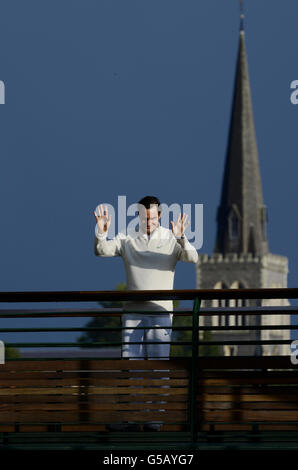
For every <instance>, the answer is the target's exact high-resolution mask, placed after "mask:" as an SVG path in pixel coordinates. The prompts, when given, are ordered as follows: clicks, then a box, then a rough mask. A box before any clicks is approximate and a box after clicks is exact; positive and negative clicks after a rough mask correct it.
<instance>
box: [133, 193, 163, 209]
mask: <svg viewBox="0 0 298 470" xmlns="http://www.w3.org/2000/svg"><path fill="white" fill-rule="evenodd" d="M138 204H142V205H143V206H144V207H145V208H146V209H150V207H151V206H152V205H154V204H156V205H157V206H158V207H157V210H158V213H160V212H161V208H160V200H159V199H158V197H156V196H145V197H143V198H142V199H141V200H140V201H139V202H138Z"/></svg>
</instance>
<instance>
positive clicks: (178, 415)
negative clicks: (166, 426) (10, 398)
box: [0, 405, 187, 424]
mask: <svg viewBox="0 0 298 470" xmlns="http://www.w3.org/2000/svg"><path fill="white" fill-rule="evenodd" d="M161 406H162V405H161ZM186 417H187V413H186V412H185V411H181V410H174V411H172V410H168V411H167V412H162V411H152V410H151V411H150V412H148V413H146V412H145V411H131V410H130V411H128V412H127V411H123V412H120V411H100V412H98V411H92V413H89V412H88V411H84V410H82V411H80V412H79V413H76V412H71V411H64V412H61V411H60V412H55V411H53V412H43V411H40V412H38V414H36V413H32V411H28V412H25V411H22V412H5V411H4V412H0V423H3V424H4V423H9V422H22V423H26V422H27V423H29V422H31V423H32V422H36V423H41V422H57V423H67V422H84V421H85V422H86V421H87V422H92V421H99V422H107V423H109V422H115V421H135V420H138V421H146V420H147V421H148V420H150V421H152V420H154V421H157V420H161V421H164V422H171V421H172V422H175V421H184V420H185V419H186Z"/></svg>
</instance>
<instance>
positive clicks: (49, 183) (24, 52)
mask: <svg viewBox="0 0 298 470" xmlns="http://www.w3.org/2000/svg"><path fill="white" fill-rule="evenodd" d="M244 7H245V31H246V33H245V34H246V48H247V56H248V65H249V74H250V82H251V92H252V100H253V109H254V117H255V127H256V136H257V144H258V150H259V160H260V170H261V177H262V185H263V194H264V202H265V204H266V205H267V207H268V213H269V225H268V236H269V248H270V251H271V252H272V253H275V254H281V255H284V256H287V257H288V258H289V269H290V272H289V278H288V286H289V287H297V284H298V252H297V229H298V221H297V210H296V198H297V172H298V159H297V147H298V144H297V121H298V106H295V105H293V104H291V102H290V93H291V90H290V83H291V81H292V80H297V79H298V54H297V49H298V48H297V44H298V28H297V24H298V2H297V1H296V0H288V1H287V2H281V1H280V0H263V1H262V2H260V1H258V0H249V1H246V2H245V4H244ZM238 39H239V2H238V1H237V0H226V1H225V2H223V1H221V0H214V1H212V2H210V0H200V1H198V0H187V1H183V2H182V1H181V0H180V1H178V0H150V1H149V0H146V1H144V0H126V1H123V0H64V1H63V2H61V0H51V1H49V0H48V1H46V0H44V1H40V0H26V1H23V0H11V1H10V2H5V3H2V4H1V15H0V44H1V48H0V79H1V80H3V81H4V82H5V86H6V104H5V105H2V106H0V120H1V139H0V152H1V172H0V194H1V219H2V224H1V290H2V291H15V290H18V291H35V290H36V291H38V290H49V291H51V290H110V289H114V287H115V285H116V284H117V283H118V282H121V281H124V280H125V274H124V268H123V265H122V260H121V259H115V258H114V259H111V258H109V259H99V258H96V257H95V256H94V254H93V237H94V222H95V220H94V216H93V210H94V209H95V207H96V206H97V205H98V204H99V203H101V202H109V203H111V204H114V205H116V203H117V197H118V195H126V196H127V203H128V205H129V204H132V203H133V202H135V201H137V200H138V199H140V198H141V197H142V196H143V195H146V194H155V195H157V196H159V198H160V199H161V200H162V201H163V202H166V203H168V204H171V203H172V202H178V203H181V204H182V203H191V204H195V203H201V204H204V244H203V247H202V249H201V250H200V252H201V253H211V252H212V250H213V248H214V242H215V230H216V225H215V215H216V208H217V206H218V203H219V198H220V190H221V183H222V176H223V167H224V157H225V151H226V145H227V137H228V127H229V120H230V111H231V101H232V91H233V80H234V73H235V66H236V55H237V49H238ZM175 287H176V288H179V289H180V288H181V289H182V288H194V287H195V273H194V267H193V265H190V264H186V263H180V264H178V265H177V271H176V280H175ZM22 306H23V307H25V305H22ZM27 306H28V304H27ZM54 306H55V304H54V305H52V307H54ZM73 322H74V324H82V322H83V323H84V321H83V320H73ZM6 324H7V325H8V322H7V323H6ZM14 324H15V323H14ZM21 324H23V323H22V322H20V325H21ZM49 337H50V336H49Z"/></svg>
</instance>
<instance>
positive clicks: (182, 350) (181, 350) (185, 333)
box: [171, 316, 220, 357]
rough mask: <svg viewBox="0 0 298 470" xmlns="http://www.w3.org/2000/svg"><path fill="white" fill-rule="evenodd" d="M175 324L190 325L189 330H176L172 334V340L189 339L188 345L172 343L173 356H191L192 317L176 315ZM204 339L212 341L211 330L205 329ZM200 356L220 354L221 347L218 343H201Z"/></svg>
mask: <svg viewBox="0 0 298 470" xmlns="http://www.w3.org/2000/svg"><path fill="white" fill-rule="evenodd" d="M173 326H175V327H176V326H184V327H188V328H189V330H176V331H175V330H174V331H173V335H172V341H181V342H182V341H185V342H186V341H188V342H190V344H188V345H182V344H181V345H173V344H172V345H171V356H172V357H173V356H184V357H187V356H191V355H192V331H191V327H192V317H190V316H176V317H174V321H173ZM200 339H202V340H203V341H212V333H211V331H204V333H203V338H201V337H200ZM198 354H199V356H219V355H220V352H219V348H218V346H217V345H206V346H205V345H200V346H199V347H198Z"/></svg>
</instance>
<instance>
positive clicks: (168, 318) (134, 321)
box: [122, 313, 173, 359]
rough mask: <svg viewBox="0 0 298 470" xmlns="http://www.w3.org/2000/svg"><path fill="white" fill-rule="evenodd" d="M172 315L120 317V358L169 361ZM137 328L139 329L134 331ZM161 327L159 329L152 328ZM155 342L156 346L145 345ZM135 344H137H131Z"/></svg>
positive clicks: (130, 315) (126, 314)
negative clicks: (121, 343) (122, 343)
mask: <svg viewBox="0 0 298 470" xmlns="http://www.w3.org/2000/svg"><path fill="white" fill-rule="evenodd" d="M172 317H173V314H172V313H168V314H159V315H145V314H137V313H134V314H132V313H125V314H123V315H122V327H123V328H125V329H124V330H122V341H123V342H124V343H128V344H124V345H123V346H122V357H123V358H126V357H127V358H131V359H133V358H135V359H144V358H151V359H169V356H170V344H165V342H169V341H171V333H172V330H171V326H172ZM136 327H139V328H140V329H135V328H136ZM152 327H161V328H152ZM149 341H156V342H158V343H157V344H147V343H148V342H149ZM131 343H137V344H131Z"/></svg>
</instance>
